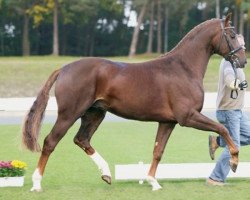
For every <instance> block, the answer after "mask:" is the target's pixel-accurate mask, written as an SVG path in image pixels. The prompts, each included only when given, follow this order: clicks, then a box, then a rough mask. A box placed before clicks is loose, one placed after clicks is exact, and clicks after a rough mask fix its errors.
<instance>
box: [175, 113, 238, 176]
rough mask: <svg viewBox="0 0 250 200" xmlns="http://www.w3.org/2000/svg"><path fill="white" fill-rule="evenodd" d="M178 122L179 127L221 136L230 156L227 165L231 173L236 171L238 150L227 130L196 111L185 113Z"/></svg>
mask: <svg viewBox="0 0 250 200" xmlns="http://www.w3.org/2000/svg"><path fill="white" fill-rule="evenodd" d="M178 122H179V124H180V125H181V126H187V127H193V128H196V129H199V130H204V131H213V132H216V133H218V134H219V135H221V136H222V137H223V138H224V139H225V142H226V143H227V145H228V148H229V151H230V154H231V156H232V157H231V159H230V163H229V164H230V167H231V169H232V171H233V172H235V171H236V169H237V166H238V162H239V160H238V154H239V150H238V148H237V147H236V145H235V144H234V142H233V140H232V138H231V137H230V135H229V132H228V130H227V129H226V128H225V126H224V125H222V124H220V123H217V122H214V121H213V120H211V119H209V118H208V117H206V116H204V115H202V114H201V113H199V112H198V111H196V110H193V111H190V112H188V113H186V115H182V116H181V117H180V118H179V119H178Z"/></svg>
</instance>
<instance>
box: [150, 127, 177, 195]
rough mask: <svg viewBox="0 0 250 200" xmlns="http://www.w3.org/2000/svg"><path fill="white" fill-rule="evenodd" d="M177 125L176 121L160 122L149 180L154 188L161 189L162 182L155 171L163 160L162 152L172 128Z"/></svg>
mask: <svg viewBox="0 0 250 200" xmlns="http://www.w3.org/2000/svg"><path fill="white" fill-rule="evenodd" d="M174 127H175V123H159V127H158V131H157V135H156V139H155V146H154V153H153V160H152V163H151V166H150V169H149V172H148V176H147V181H148V183H149V184H150V185H151V186H152V190H153V191H155V190H159V189H161V186H160V184H159V183H158V181H157V180H156V179H155V173H156V170H157V167H158V164H159V162H160V160H161V157H162V154H163V152H164V149H165V146H166V143H167V141H168V139H169V137H170V135H171V133H172V130H173V129H174Z"/></svg>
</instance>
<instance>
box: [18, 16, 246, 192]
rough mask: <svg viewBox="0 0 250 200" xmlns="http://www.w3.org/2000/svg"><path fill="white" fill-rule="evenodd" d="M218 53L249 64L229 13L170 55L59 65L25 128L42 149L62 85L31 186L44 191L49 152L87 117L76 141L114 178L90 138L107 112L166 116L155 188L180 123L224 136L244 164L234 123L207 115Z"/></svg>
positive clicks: (27, 139) (27, 138)
mask: <svg viewBox="0 0 250 200" xmlns="http://www.w3.org/2000/svg"><path fill="white" fill-rule="evenodd" d="M214 53H217V54H219V55H221V56H223V57H225V58H226V59H227V60H229V61H230V62H232V63H234V64H235V65H237V67H244V65H245V63H246V55H245V52H244V50H242V48H241V47H240V46H239V43H238V41H237V39H236V37H235V33H234V28H233V27H232V26H231V25H230V16H229V15H228V16H227V17H226V19H212V20H208V21H205V22H203V23H202V24H200V25H198V26H196V27H195V28H194V29H193V30H191V31H190V32H189V33H188V34H187V35H186V36H185V37H184V38H183V39H182V41H181V42H180V43H179V44H178V45H177V46H176V47H175V48H174V49H173V50H172V51H170V52H169V53H167V54H165V55H163V56H161V57H158V58H156V59H154V60H151V61H148V62H143V63H122V62H112V61H109V60H106V59H102V58H83V59H81V60H79V61H76V62H73V63H70V64H68V65H66V66H64V67H62V68H61V69H59V70H56V71H54V72H53V73H52V74H51V76H50V77H49V79H48V80H47V82H46V83H45V85H44V86H43V88H42V89H41V91H40V93H39V94H38V96H37V99H36V101H35V102H34V104H33V105H32V107H31V109H30V111H29V113H28V114H27V117H26V119H25V122H24V126H23V143H24V145H25V146H26V147H27V148H28V149H29V150H31V151H40V147H39V145H38V141H37V140H38V135H39V131H40V130H39V129H40V126H41V121H42V118H43V113H44V110H45V108H46V105H47V102H48V98H49V91H50V89H51V87H52V85H53V84H54V83H55V82H56V85H55V96H56V100H57V104H58V116H57V120H56V123H55V125H54V127H53V129H52V130H51V132H50V134H49V135H48V136H47V137H46V138H45V140H44V144H43V148H42V151H41V156H40V159H39V161H38V164H37V168H36V170H35V171H34V173H33V176H32V180H33V187H32V189H31V190H32V191H41V180H42V176H43V174H44V170H45V166H46V163H47V161H48V159H49V156H50V155H51V153H52V152H53V150H54V149H55V147H56V145H57V144H58V142H59V141H60V140H61V139H62V138H63V136H64V135H65V134H66V132H67V130H68V129H69V128H70V127H71V126H72V125H73V124H74V123H75V121H76V120H77V119H79V118H81V126H80V129H79V131H78V132H77V134H76V136H75V138H74V142H75V144H77V145H78V146H79V147H80V148H81V149H83V151H85V152H86V154H87V155H89V156H90V158H91V159H92V160H93V161H94V162H95V164H96V165H97V166H98V167H99V169H100V171H101V174H102V179H103V180H104V181H106V182H107V183H109V184H110V183H111V173H110V170H109V166H108V163H107V162H106V161H105V160H104V158H102V156H101V155H100V154H99V153H98V152H97V151H96V150H95V149H94V148H93V147H92V146H91V145H90V140H91V138H92V136H93V134H94V132H95V131H96V129H97V128H98V126H99V125H100V123H101V122H102V120H103V119H104V117H105V114H106V112H107V111H108V112H111V113H114V114H116V115H118V116H121V117H124V118H127V119H135V120H140V121H155V122H159V127H158V131H157V135H156V140H155V145H154V151H153V159H152V163H151V167H150V169H149V172H148V176H147V180H148V182H149V184H151V185H152V188H153V190H158V189H160V188H161V186H160V185H159V184H158V182H157V180H156V179H155V173H156V169H157V166H158V163H159V162H160V160H161V157H162V154H163V151H164V148H165V146H166V143H167V141H168V139H169V137H170V135H171V132H172V130H173V129H174V127H175V125H176V124H177V123H178V124H180V125H181V126H186V127H193V128H196V129H199V130H204V131H213V132H216V133H218V134H219V135H221V136H222V137H224V139H225V141H226V143H227V145H228V147H229V150H230V153H231V156H232V157H231V160H230V166H231V169H232V170H233V171H235V170H236V167H237V165H238V149H237V148H236V146H235V145H234V143H233V141H232V139H231V137H230V136H229V133H228V131H227V129H226V128H225V127H224V126H223V125H221V124H219V123H217V122H214V121H212V120H211V119H209V118H207V117H206V116H204V115H202V114H201V113H200V111H201V109H202V106H203V101H204V89H203V78H204V75H205V72H206V68H207V64H208V61H209V58H210V56H211V55H212V54H214Z"/></svg>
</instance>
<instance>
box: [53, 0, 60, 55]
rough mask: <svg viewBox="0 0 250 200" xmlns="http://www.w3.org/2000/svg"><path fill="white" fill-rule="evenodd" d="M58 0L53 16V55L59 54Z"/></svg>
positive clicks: (56, 0)
mask: <svg viewBox="0 0 250 200" xmlns="http://www.w3.org/2000/svg"><path fill="white" fill-rule="evenodd" d="M58 41H59V40H58V0H55V7H54V16H53V52H52V55H54V56H58V55H59V42H58Z"/></svg>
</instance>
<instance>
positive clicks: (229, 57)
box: [217, 20, 243, 68]
mask: <svg viewBox="0 0 250 200" xmlns="http://www.w3.org/2000/svg"><path fill="white" fill-rule="evenodd" d="M220 25H221V30H222V33H221V37H220V42H219V44H218V48H217V51H218V52H219V51H220V46H221V42H222V39H223V36H224V37H225V40H226V42H227V46H228V48H229V50H230V52H229V53H228V54H227V55H225V56H224V58H225V59H226V60H227V61H229V62H230V63H231V64H232V66H233V67H235V68H238V67H240V62H239V58H238V56H237V55H235V54H236V53H237V52H238V51H240V50H241V49H242V48H243V47H242V46H239V47H237V48H234V47H233V45H232V43H231V42H230V40H229V38H228V35H227V33H226V31H225V30H227V29H234V27H233V26H230V27H224V26H223V22H222V20H221V24H220Z"/></svg>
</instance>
